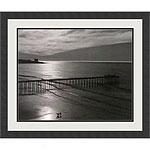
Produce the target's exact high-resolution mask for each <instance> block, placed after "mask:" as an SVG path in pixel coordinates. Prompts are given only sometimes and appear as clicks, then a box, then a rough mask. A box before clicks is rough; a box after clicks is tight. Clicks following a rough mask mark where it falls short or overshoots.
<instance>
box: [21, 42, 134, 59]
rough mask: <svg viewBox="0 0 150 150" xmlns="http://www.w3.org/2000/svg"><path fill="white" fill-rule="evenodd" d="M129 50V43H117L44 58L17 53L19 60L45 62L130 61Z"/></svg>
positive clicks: (130, 46) (130, 47)
mask: <svg viewBox="0 0 150 150" xmlns="http://www.w3.org/2000/svg"><path fill="white" fill-rule="evenodd" d="M131 49H132V45H131V43H117V44H112V45H105V46H100V47H90V48H81V49H75V50H70V51H66V52H61V53H56V54H54V55H46V56H37V55H32V54H25V53H19V58H21V59H25V58H28V59H34V58H38V59H40V60H47V61H48V60H52V61H81V60H82V61H84V60H85V61H130V60H131Z"/></svg>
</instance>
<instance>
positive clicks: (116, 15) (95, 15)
mask: <svg viewBox="0 0 150 150" xmlns="http://www.w3.org/2000/svg"><path fill="white" fill-rule="evenodd" d="M8 19H142V20H143V28H142V30H143V31H142V32H143V35H142V36H143V72H142V74H143V79H142V80H143V100H142V101H143V130H142V131H8V118H7V114H8V108H7V97H8V92H7V89H8V85H7V84H8V78H7V75H8V70H7V69H8V68H7V67H8V51H7V49H8V43H7V42H8V30H7V29H8ZM0 23H1V43H0V45H1V102H0V104H1V114H0V118H1V129H0V130H1V133H0V136H1V137H3V138H27V137H28V138H146V137H149V135H150V134H149V133H150V131H149V48H150V44H149V40H150V38H149V34H150V33H149V31H150V30H149V28H150V13H149V12H1V13H0Z"/></svg>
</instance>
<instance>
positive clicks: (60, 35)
mask: <svg viewBox="0 0 150 150" xmlns="http://www.w3.org/2000/svg"><path fill="white" fill-rule="evenodd" d="M131 40H132V31H131V29H42V30H41V29H19V30H18V48H19V52H24V53H30V54H37V55H41V56H42V55H43V56H44V55H52V54H55V53H59V52H64V51H70V50H73V49H80V48H86V47H97V46H102V45H109V44H114V43H126V42H132V41H131Z"/></svg>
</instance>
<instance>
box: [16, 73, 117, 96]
mask: <svg viewBox="0 0 150 150" xmlns="http://www.w3.org/2000/svg"><path fill="white" fill-rule="evenodd" d="M118 83H119V76H116V75H105V76H100V77H85V78H63V79H59V78H58V79H41V80H27V81H18V91H19V92H18V94H19V95H33V94H37V93H44V92H46V91H47V90H56V89H63V88H70V87H73V88H78V87H82V88H94V87H98V86H101V85H104V84H118Z"/></svg>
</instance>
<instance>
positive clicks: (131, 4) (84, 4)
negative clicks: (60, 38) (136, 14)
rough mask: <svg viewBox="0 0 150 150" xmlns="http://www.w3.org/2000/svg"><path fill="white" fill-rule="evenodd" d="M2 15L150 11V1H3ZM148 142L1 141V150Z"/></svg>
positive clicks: (144, 145) (126, 147)
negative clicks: (27, 12) (12, 12)
mask: <svg viewBox="0 0 150 150" xmlns="http://www.w3.org/2000/svg"><path fill="white" fill-rule="evenodd" d="M0 11H150V1H149V0H141V1H137V0H124V1H122V0H102V1H101V0H91V1H89V0H43V1H41V0H24V1H23V0H0ZM148 147H150V140H149V139H0V149H1V150H12V149H15V150H20V149H21V150H27V149H29V150H50V149H54V150H91V149H92V150H100V149H104V150H132V149H135V150H141V149H143V150H144V149H149V148H148Z"/></svg>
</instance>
